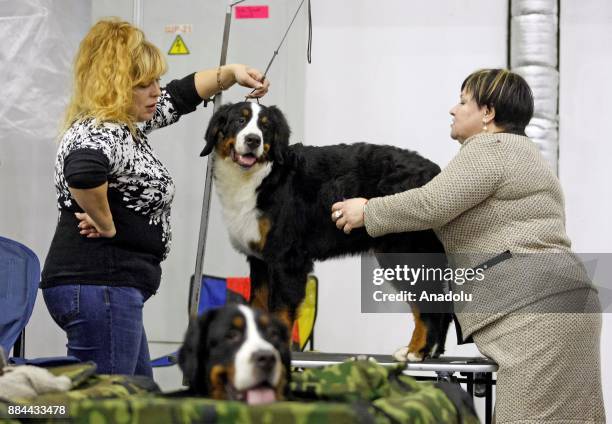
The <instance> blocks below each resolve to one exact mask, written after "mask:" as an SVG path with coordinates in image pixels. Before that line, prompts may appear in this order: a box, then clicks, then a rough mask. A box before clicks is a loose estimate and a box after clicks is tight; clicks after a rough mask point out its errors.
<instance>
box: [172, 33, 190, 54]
mask: <svg viewBox="0 0 612 424" xmlns="http://www.w3.org/2000/svg"><path fill="white" fill-rule="evenodd" d="M168 54H189V49H188V48H187V46H186V45H185V42H184V41H183V37H181V36H180V35H177V36H176V38H175V39H174V41H173V42H172V46H170V50H168Z"/></svg>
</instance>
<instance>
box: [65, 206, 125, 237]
mask: <svg viewBox="0 0 612 424" xmlns="http://www.w3.org/2000/svg"><path fill="white" fill-rule="evenodd" d="M74 215H75V216H76V217H77V219H78V220H79V225H78V227H79V233H80V234H81V235H83V236H86V237H87V238H100V237H104V238H113V237H115V234H117V230H116V229H115V225H114V224H113V225H112V227H111V228H109V229H103V228H100V226H99V225H97V224H96V223H95V222H94V220H93V219H91V217H90V216H89V215H88V214H86V213H84V212H83V213H79V212H75V214H74Z"/></svg>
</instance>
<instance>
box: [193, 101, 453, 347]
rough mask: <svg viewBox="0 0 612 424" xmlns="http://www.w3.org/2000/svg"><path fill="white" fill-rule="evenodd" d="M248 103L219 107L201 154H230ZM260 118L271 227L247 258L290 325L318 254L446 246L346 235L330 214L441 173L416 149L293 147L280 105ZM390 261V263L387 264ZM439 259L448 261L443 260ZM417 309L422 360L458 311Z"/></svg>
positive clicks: (263, 194) (430, 235) (265, 208)
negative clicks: (347, 202) (341, 204)
mask: <svg viewBox="0 0 612 424" xmlns="http://www.w3.org/2000/svg"><path fill="white" fill-rule="evenodd" d="M249 105H251V103H237V104H226V105H224V106H222V107H221V108H220V109H219V111H218V112H217V113H215V115H214V116H213V117H212V119H211V121H210V124H209V126H208V129H207V131H206V136H205V139H206V143H207V144H206V147H205V149H204V151H203V152H202V155H207V154H209V153H211V152H212V151H213V149H214V148H216V152H217V157H216V158H215V161H217V160H226V159H227V158H228V157H229V156H228V155H229V151H231V149H232V148H234V146H233V145H232V143H235V141H236V136H237V134H238V133H239V132H240V131H241V130H242V129H243V128H244V127H245V126H246V125H247V122H246V121H248V119H251V118H253V116H251V115H253V114H254V113H252V112H251V113H250V114H249V111H251V107H250V106H249ZM245 117H246V118H248V119H245ZM255 118H256V119H257V120H258V122H257V125H258V128H259V129H260V130H261V134H262V135H263V143H264V145H265V146H266V145H267V150H266V152H265V153H264V154H263V155H262V156H260V157H258V158H257V162H258V163H266V162H271V163H272V170H271V172H270V174H269V175H268V176H267V177H266V178H265V179H264V180H263V182H262V183H261V185H260V186H259V187H258V188H257V209H258V210H259V211H260V214H261V216H262V217H264V218H265V219H267V220H268V222H269V224H270V225H269V231H268V232H267V233H266V234H262V238H263V242H264V243H261V245H262V246H263V248H262V249H261V250H260V251H258V252H257V253H258V255H257V256H259V258H258V257H256V255H249V256H248V261H249V263H250V267H251V278H252V284H253V288H254V291H255V299H254V300H253V303H254V304H255V305H256V306H259V307H263V308H267V309H268V310H270V311H272V312H275V313H277V314H279V313H280V315H281V316H283V314H284V316H285V320H286V321H287V323H288V324H289V325H290V324H291V321H292V320H293V319H294V318H295V311H296V308H297V307H298V305H299V304H300V302H301V301H302V300H303V298H304V294H305V284H306V277H307V274H308V273H309V272H311V271H312V269H313V261H315V260H325V259H328V258H333V257H339V256H346V255H353V254H359V253H362V252H366V251H370V250H373V251H375V252H385V253H391V252H402V253H405V252H411V253H413V252H414V253H419V252H422V253H443V252H444V248H443V246H442V244H441V243H440V241H439V240H438V238H437V237H436V235H435V234H434V232H433V231H431V230H428V231H418V232H412V233H402V234H389V235H385V236H382V237H377V238H372V237H370V236H369V235H368V234H367V233H366V231H365V229H364V228H359V229H355V230H353V231H352V232H351V233H350V234H349V235H346V234H344V233H343V232H342V231H340V230H338V229H337V228H336V227H335V225H334V223H333V222H332V220H331V205H332V204H333V203H335V202H338V201H341V200H343V199H348V198H353V197H365V198H368V199H369V198H373V197H379V196H385V195H390V194H394V193H398V192H402V191H405V190H408V189H412V188H415V187H419V186H421V185H423V184H425V183H427V182H428V181H429V180H431V179H432V178H433V177H434V176H435V175H436V174H438V173H439V172H440V168H439V167H438V166H437V165H436V164H434V163H433V162H431V161H429V160H427V159H425V158H423V157H421V156H419V155H418V154H417V153H415V152H412V151H409V150H405V149H399V148H397V147H392V146H384V145H375V144H367V143H355V144H350V145H349V144H339V145H334V146H323V147H315V146H305V145H302V144H294V145H291V146H290V145H289V136H290V129H289V125H288V124H287V121H286V119H285V117H284V116H283V114H282V113H281V111H280V110H279V109H278V108H276V107H274V106H270V107H265V106H261V111H260V112H259V116H258V117H255ZM215 166H216V165H215ZM236 166H239V165H236ZM215 178H217V176H216V175H215ZM254 249H255V248H254ZM442 256H443V255H442ZM385 265H390V264H384V265H383V264H381V266H385ZM438 265H440V266H444V263H441V264H438ZM356 289H358V288H356ZM437 290H438V291H441V288H439V289H437ZM413 310H414V311H415V312H416V314H415V318H416V319H415V321H417V322H416V323H417V325H421V324H422V325H423V326H424V327H425V334H426V335H425V336H423V335H420V336H418V337H419V338H420V340H415V338H414V337H415V333H416V332H415V333H413V340H412V342H411V348H410V349H409V350H411V351H412V352H413V353H415V354H417V356H419V357H422V358H423V357H426V356H438V355H439V354H440V353H442V352H443V349H444V341H445V339H446V332H447V329H448V325H449V323H450V320H451V315H450V314H438V313H433V314H427V313H419V310H418V306H417V307H416V308H415V307H414V306H413ZM287 316H288V320H287V318H286V317H287ZM418 321H421V322H418ZM421 330H422V329H421ZM423 337H425V338H426V340H424V339H423ZM434 346H437V350H436V348H435V347H434ZM432 349H433V350H434V351H432Z"/></svg>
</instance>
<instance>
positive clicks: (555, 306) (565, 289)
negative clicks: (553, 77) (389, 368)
mask: <svg viewBox="0 0 612 424" xmlns="http://www.w3.org/2000/svg"><path fill="white" fill-rule="evenodd" d="M533 107H534V106H533V96H532V93H531V89H530V88H529V85H528V84H527V83H526V82H525V80H524V79H523V78H522V77H521V76H519V75H517V74H515V73H512V72H510V71H507V70H504V69H483V70H479V71H476V72H474V73H472V74H471V75H469V76H468V77H467V78H466V79H465V81H464V82H463V84H462V85H461V95H460V101H459V104H457V105H456V106H454V107H453V108H452V109H451V110H450V114H451V115H452V117H453V123H452V125H451V137H452V138H453V139H455V140H457V141H459V143H461V149H460V151H459V153H458V154H457V156H455V158H453V159H452V160H451V161H450V163H449V164H448V165H447V167H446V168H445V169H443V170H442V172H441V173H440V174H438V175H437V176H436V177H435V178H433V179H432V180H431V181H430V182H429V183H427V184H426V185H424V186H422V187H420V188H416V189H413V190H408V191H405V192H403V193H397V194H395V195H391V196H385V197H380V198H373V199H369V200H368V199H362V198H357V199H348V200H346V201H343V202H338V203H335V204H334V205H333V206H332V220H333V221H334V222H335V223H336V226H337V227H338V229H340V230H343V231H344V232H345V233H347V234H348V233H350V232H351V231H352V230H353V229H355V228H359V227H363V226H365V229H366V231H367V232H368V234H370V235H371V236H372V237H378V236H381V235H384V234H388V233H398V232H405V231H420V230H425V229H433V230H434V231H435V232H436V234H437V235H438V237H439V238H440V240H441V241H442V243H443V244H444V247H445V249H446V251H447V253H448V255H449V262H450V264H451V266H454V267H461V268H466V269H467V268H476V269H478V268H480V269H481V270H483V275H484V277H485V278H484V280H482V281H472V282H470V283H469V284H468V283H466V284H465V285H464V286H460V287H459V286H454V287H453V289H455V290H458V289H460V290H464V291H468V292H470V293H471V294H472V295H473V296H472V299H473V300H472V301H471V302H463V303H457V304H455V310H456V312H457V314H456V315H457V319H458V321H459V323H460V325H461V331H462V335H463V337H464V338H467V337H468V336H472V337H473V339H474V342H475V343H476V346H477V347H478V349H479V350H480V351H481V352H482V353H483V354H484V355H486V356H488V357H490V358H491V359H493V360H495V361H496V362H497V363H498V365H499V371H498V373H497V394H496V399H497V401H496V408H495V409H496V422H497V423H508V422H513V423H535V422H537V423H548V422H550V423H552V422H554V423H557V424H558V423H603V422H605V415H604V408H603V399H602V388H601V371H600V353H599V350H600V333H601V309H600V306H599V301H598V298H597V291H596V290H595V288H594V287H593V285H592V284H591V282H590V281H589V279H588V276H587V275H586V271H585V270H584V267H583V266H582V264H581V263H580V260H579V259H578V258H577V257H576V255H574V254H573V253H572V251H571V248H570V246H571V243H570V240H569V238H568V236H567V234H566V232H565V211H564V201H563V193H562V190H561V186H560V183H559V180H558V179H557V177H556V176H555V174H554V172H553V171H552V170H551V169H550V167H549V165H548V164H547V163H546V161H545V160H544V158H543V157H542V155H541V154H540V152H539V150H538V147H537V145H536V144H535V143H534V142H533V141H531V140H530V139H529V138H528V137H526V136H525V127H526V126H527V124H528V123H529V121H530V119H531V117H532V115H533ZM483 264H486V265H483ZM406 355H407V350H406V349H405V348H404V349H401V350H399V351H398V352H396V354H395V356H396V358H397V359H400V360H406V359H407V358H406Z"/></svg>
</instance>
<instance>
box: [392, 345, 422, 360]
mask: <svg viewBox="0 0 612 424" xmlns="http://www.w3.org/2000/svg"><path fill="white" fill-rule="evenodd" d="M393 358H395V360H396V361H399V362H406V361H409V362H422V361H423V354H421V353H418V352H409V351H408V346H404V347H401V348H399V349H398V350H396V351H395V352H394V353H393Z"/></svg>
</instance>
